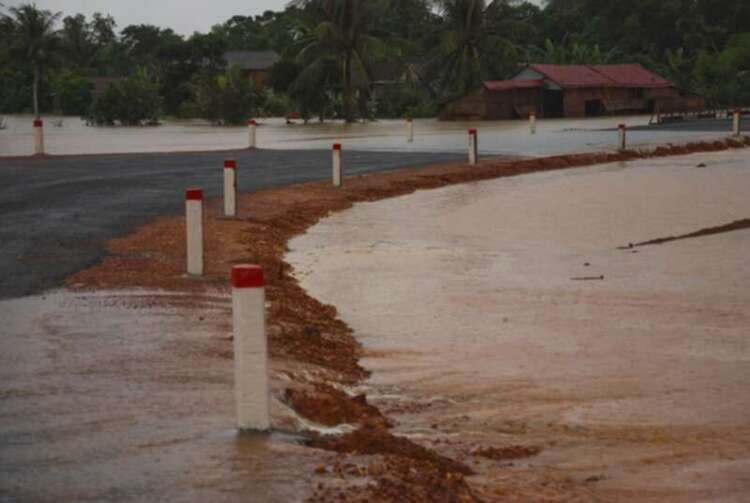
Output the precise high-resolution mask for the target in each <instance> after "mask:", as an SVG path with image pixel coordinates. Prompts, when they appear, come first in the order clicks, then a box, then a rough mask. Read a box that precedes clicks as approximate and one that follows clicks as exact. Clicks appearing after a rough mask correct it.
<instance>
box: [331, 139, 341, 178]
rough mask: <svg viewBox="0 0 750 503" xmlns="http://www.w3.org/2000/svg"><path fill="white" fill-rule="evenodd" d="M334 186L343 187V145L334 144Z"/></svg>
mask: <svg viewBox="0 0 750 503" xmlns="http://www.w3.org/2000/svg"><path fill="white" fill-rule="evenodd" d="M333 186H334V187H341V144H340V143H334V144H333Z"/></svg>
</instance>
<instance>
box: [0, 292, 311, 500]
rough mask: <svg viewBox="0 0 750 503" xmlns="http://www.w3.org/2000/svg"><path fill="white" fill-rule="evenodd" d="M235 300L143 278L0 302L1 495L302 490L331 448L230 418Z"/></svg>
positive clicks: (266, 496)
mask: <svg viewBox="0 0 750 503" xmlns="http://www.w3.org/2000/svg"><path fill="white" fill-rule="evenodd" d="M230 309H231V306H230V300H229V298H228V296H227V295H225V294H215V295H208V296H189V295H182V294H169V293H164V292H161V293H160V292H148V291H141V292H106V291H102V292H97V293H91V294H81V293H72V292H67V291H58V292H51V293H49V294H46V295H44V296H38V297H27V298H23V299H14V300H7V301H2V302H0V320H2V328H0V332H1V333H2V335H1V336H0V501H2V502H15V501H19V502H20V501H34V502H59V501H143V502H153V501H170V502H172V501H174V502H179V501H191V502H192V501H212V502H213V501H225V502H247V501H257V502H267V501H303V500H304V499H305V498H306V496H307V495H308V491H309V490H310V486H311V482H310V479H311V477H312V473H313V470H314V469H315V467H316V466H317V464H316V463H320V461H321V458H323V459H325V454H324V453H320V452H317V451H313V450H311V449H309V448H305V447H302V446H301V445H299V439H298V438H296V437H295V436H293V435H290V434H283V433H275V434H273V435H270V436H266V435H257V436H252V435H238V434H237V433H236V430H235V428H234V418H235V415H234V396H233V373H232V360H231V344H232V343H231V340H229V338H228V336H229V332H230V327H229V319H230V316H231V314H230ZM274 416H275V418H277V420H278V419H279V418H281V417H283V416H287V417H289V416H290V414H289V411H286V410H283V408H282V407H281V405H280V404H279V402H278V401H274ZM287 423H288V421H287Z"/></svg>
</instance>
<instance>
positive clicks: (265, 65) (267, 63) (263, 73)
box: [224, 51, 281, 86]
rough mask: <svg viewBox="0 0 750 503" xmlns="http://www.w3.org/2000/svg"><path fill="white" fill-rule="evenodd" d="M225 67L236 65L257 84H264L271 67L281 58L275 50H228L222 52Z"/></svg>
mask: <svg viewBox="0 0 750 503" xmlns="http://www.w3.org/2000/svg"><path fill="white" fill-rule="evenodd" d="M224 59H225V60H226V62H227V68H231V67H233V66H238V67H239V68H240V69H241V70H242V73H243V75H245V76H246V77H247V78H248V79H249V80H252V81H253V82H255V83H256V84H257V85H259V86H263V85H265V83H266V81H267V80H268V72H269V71H270V70H271V67H272V66H273V65H275V64H276V63H278V62H279V61H280V60H281V57H280V56H279V55H278V53H277V52H276V51H229V52H226V53H224Z"/></svg>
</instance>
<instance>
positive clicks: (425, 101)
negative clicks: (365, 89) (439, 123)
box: [375, 84, 437, 119]
mask: <svg viewBox="0 0 750 503" xmlns="http://www.w3.org/2000/svg"><path fill="white" fill-rule="evenodd" d="M375 115H376V116H377V117H380V118H387V119H395V118H399V117H406V116H409V117H415V118H426V117H435V116H436V115H437V105H436V103H435V101H434V100H433V99H431V98H430V95H429V94H428V93H427V92H425V91H424V90H422V89H419V88H418V87H416V86H413V85H410V84H404V85H395V86H389V87H387V88H385V89H384V90H383V91H382V93H380V96H379V97H378V98H377V99H376V104H375Z"/></svg>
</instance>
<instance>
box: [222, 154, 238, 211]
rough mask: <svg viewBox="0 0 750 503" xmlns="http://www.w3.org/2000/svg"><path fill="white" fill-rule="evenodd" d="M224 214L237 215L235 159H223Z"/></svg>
mask: <svg viewBox="0 0 750 503" xmlns="http://www.w3.org/2000/svg"><path fill="white" fill-rule="evenodd" d="M224 216H227V217H236V216H237V161H235V160H233V159H227V160H226V161H224Z"/></svg>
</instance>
